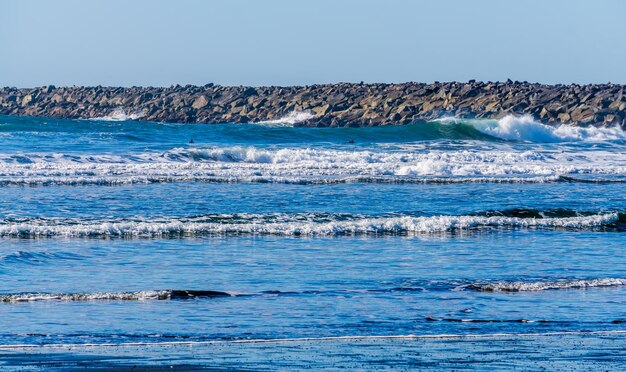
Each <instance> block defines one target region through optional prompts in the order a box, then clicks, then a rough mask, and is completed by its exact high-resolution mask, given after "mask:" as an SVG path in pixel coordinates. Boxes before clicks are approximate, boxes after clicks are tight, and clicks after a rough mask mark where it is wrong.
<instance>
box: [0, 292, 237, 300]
mask: <svg viewBox="0 0 626 372" xmlns="http://www.w3.org/2000/svg"><path fill="white" fill-rule="evenodd" d="M230 296H232V295H231V294H229V293H226V292H218V291H193V290H173V289H164V290H149V291H137V292H93V293H10V294H0V302H6V303H16V302H37V301H65V302H70V301H147V300H172V299H191V298H213V297H230Z"/></svg>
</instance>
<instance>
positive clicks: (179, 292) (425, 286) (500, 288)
mask: <svg viewBox="0 0 626 372" xmlns="http://www.w3.org/2000/svg"><path fill="white" fill-rule="evenodd" d="M455 282H456V281H454V280H451V281H443V282H427V281H426V282H420V286H419V287H392V288H382V287H381V288H377V289H329V290H324V289H320V290H306V291H280V290H266V291H261V292H255V293H229V292H223V291H214V290H189V289H160V290H144V291H135V292H85V293H45V292H23V293H3V294H0V303H2V302H4V303H19V302H39V301H63V302H76V301H150V300H156V301H164V300H192V299H212V298H228V297H250V296H299V295H315V296H317V295H326V296H337V295H344V296H349V295H355V296H358V295H363V294H366V293H394V292H403V293H407V292H425V291H455V290H473V291H479V292H538V291H546V290H558V289H564V290H573V289H578V290H581V289H583V290H584V289H590V288H603V287H622V286H626V279H624V278H596V279H580V280H578V279H577V280H566V279H564V280H555V281H535V282H532V281H529V282H524V281H520V282H505V281H499V282H482V283H470V284H466V285H462V286H457V285H455ZM426 320H428V321H450V322H476V323H501V322H520V323H525V322H531V321H529V320H525V319H513V320H502V319H489V320H484V319H469V318H467V319H458V318H432V317H427V318H426ZM540 322H541V321H540Z"/></svg>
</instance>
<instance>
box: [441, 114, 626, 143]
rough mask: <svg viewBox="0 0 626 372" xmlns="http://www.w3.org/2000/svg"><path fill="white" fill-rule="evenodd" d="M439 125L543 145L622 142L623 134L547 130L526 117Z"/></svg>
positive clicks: (625, 136)
mask: <svg viewBox="0 0 626 372" xmlns="http://www.w3.org/2000/svg"><path fill="white" fill-rule="evenodd" d="M440 122H442V123H458V124H465V125H469V126H471V127H473V128H475V129H476V130H478V131H480V132H482V133H484V134H487V135H490V136H492V137H496V138H499V139H503V140H507V141H523V142H544V143H545V142H577V141H589V142H598V141H617V140H626V132H624V130H623V129H621V128H620V127H613V128H602V127H593V126H590V127H578V126H573V125H566V124H561V125H558V126H550V125H545V124H542V123H539V122H537V121H535V120H534V119H533V118H532V117H531V116H529V115H524V116H514V115H507V116H505V117H503V118H502V119H499V120H491V119H457V118H443V119H441V120H440Z"/></svg>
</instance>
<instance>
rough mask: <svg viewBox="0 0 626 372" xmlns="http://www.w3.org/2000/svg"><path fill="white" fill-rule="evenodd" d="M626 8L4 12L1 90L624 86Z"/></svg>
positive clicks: (47, 6) (50, 4)
mask: <svg viewBox="0 0 626 372" xmlns="http://www.w3.org/2000/svg"><path fill="white" fill-rule="evenodd" d="M625 17H626V1H623V0H593V1H591V0H584V1H583V0H524V1H521V0H520V1H513V0H511V1H505V0H473V1H469V0H430V1H427V0H422V1H420V0H378V1H370V0H263V1H260V0H211V1H209V0H206V1H205V0H176V1H174V0H170V1H161V0H132V1H129V0H89V1H85V0H55V1H49V0H0V86H17V87H34V86H41V85H49V84H53V85H56V86H67V85H106V86H133V85H138V86H170V85H172V84H181V85H184V84H196V85H204V84H207V83H216V84H222V85H253V86H261V85H308V84H316V83H333V82H360V81H365V82H382V83H394V82H407V81H417V82H433V81H467V80H470V79H476V80H483V81H504V80H506V79H512V80H519V81H530V82H541V83H549V84H555V83H563V84H569V83H581V84H585V83H606V82H613V83H621V84H624V83H626V68H624V66H625V63H624V61H626V44H625V43H626V38H625V36H626V29H625V28H624V19H625Z"/></svg>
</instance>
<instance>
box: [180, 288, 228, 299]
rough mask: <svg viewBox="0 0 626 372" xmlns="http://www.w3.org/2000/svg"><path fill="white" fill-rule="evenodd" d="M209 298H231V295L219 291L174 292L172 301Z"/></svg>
mask: <svg viewBox="0 0 626 372" xmlns="http://www.w3.org/2000/svg"><path fill="white" fill-rule="evenodd" d="M197 297H200V298H207V297H231V294H230V293H226V292H219V291H193V290H177V289H175V290H172V291H171V293H170V298H171V299H191V298H197Z"/></svg>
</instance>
